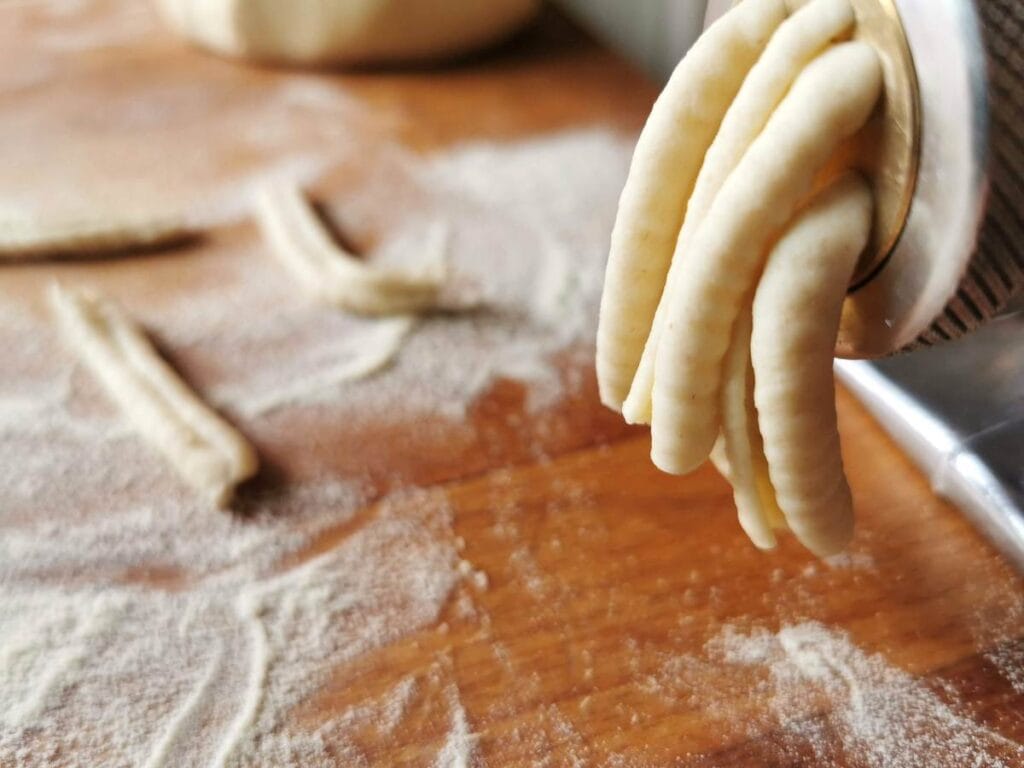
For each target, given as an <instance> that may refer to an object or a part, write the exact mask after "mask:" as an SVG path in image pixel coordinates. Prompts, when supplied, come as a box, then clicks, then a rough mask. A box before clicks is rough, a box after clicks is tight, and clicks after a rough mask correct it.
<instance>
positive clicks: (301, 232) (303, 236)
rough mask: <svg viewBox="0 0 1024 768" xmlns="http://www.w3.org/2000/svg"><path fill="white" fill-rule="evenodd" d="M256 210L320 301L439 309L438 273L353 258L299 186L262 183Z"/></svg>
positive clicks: (362, 309)
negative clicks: (420, 272) (387, 266)
mask: <svg viewBox="0 0 1024 768" xmlns="http://www.w3.org/2000/svg"><path fill="white" fill-rule="evenodd" d="M256 212H257V218H258V221H259V224H260V228H261V229H262V231H263V235H264V238H265V239H266V241H267V242H268V244H269V245H270V247H271V249H272V250H273V252H274V253H275V254H276V255H277V257H278V258H279V259H280V260H281V263H282V264H284V265H285V266H286V267H287V268H288V269H289V271H291V273H292V274H293V275H294V276H295V277H296V278H297V279H298V280H299V281H300V282H301V283H302V284H303V285H304V286H305V287H306V289H307V290H308V291H310V292H311V293H312V294H313V295H314V296H316V297H318V298H319V299H321V300H322V301H324V302H326V303H329V304H334V305H336V306H339V307H341V308H343V309H346V310H348V311H350V312H355V313H357V314H362V315H402V314H409V313H416V312H423V311H427V310H432V309H437V308H438V301H439V293H440V289H441V285H442V283H443V280H442V279H441V277H439V276H437V275H414V274H411V273H405V272H398V271H395V270H387V269H382V268H378V267H373V266H370V265H368V264H366V263H365V262H362V261H360V260H359V259H357V258H355V257H354V256H353V255H352V254H350V253H348V252H347V251H345V250H344V249H343V248H341V247H340V246H339V245H338V244H337V243H335V242H334V239H333V238H332V237H331V235H330V233H328V231H327V229H326V228H325V227H324V225H323V222H321V221H320V219H319V217H318V216H317V215H316V212H315V211H314V210H313V207H312V205H311V204H310V202H309V201H308V200H307V199H306V197H305V195H304V194H303V192H302V190H301V189H300V188H299V187H298V186H297V185H295V184H293V183H281V182H274V183H272V184H267V185H264V186H263V187H262V188H260V189H259V190H258V191H257V194H256ZM433 266H436V265H433Z"/></svg>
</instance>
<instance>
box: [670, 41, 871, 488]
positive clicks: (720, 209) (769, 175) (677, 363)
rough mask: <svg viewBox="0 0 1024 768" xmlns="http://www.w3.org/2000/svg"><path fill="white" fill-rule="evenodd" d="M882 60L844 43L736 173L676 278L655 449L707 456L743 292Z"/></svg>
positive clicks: (676, 457) (856, 112)
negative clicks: (684, 271) (681, 275)
mask: <svg viewBox="0 0 1024 768" xmlns="http://www.w3.org/2000/svg"><path fill="white" fill-rule="evenodd" d="M881 87H882V73H881V66H880V65H879V62H878V57H877V55H876V54H875V52H874V50H873V49H872V48H871V47H870V46H868V45H866V44H864V43H842V44H840V45H836V46H834V47H832V48H831V49H829V50H828V51H827V52H825V53H824V54H822V55H821V56H819V57H818V58H817V59H815V60H814V61H813V62H812V63H811V64H810V65H809V66H808V67H807V68H806V69H805V70H804V71H803V73H802V74H801V75H800V77H798V78H797V80H796V82H795V83H794V84H793V88H792V89H791V90H790V92H789V93H788V94H787V96H786V98H785V99H784V100H783V101H782V103H781V104H780V105H779V108H778V109H777V110H776V111H775V113H774V114H773V115H772V117H771V119H770V120H769V121H768V125H767V126H765V129H764V131H763V132H762V133H761V134H760V135H759V136H758V137H757V139H756V140H755V141H754V142H753V144H751V145H750V149H749V150H748V151H747V153H746V154H745V155H744V156H743V159H742V160H741V161H740V163H739V165H737V166H736V169H735V170H734V171H733V172H732V174H730V176H729V178H728V179H727V180H726V182H725V184H724V185H723V186H722V189H721V191H720V192H719V194H718V196H717V197H716V198H715V201H714V203H713V204H712V205H711V208H710V210H709V211H708V215H707V217H705V219H704V221H703V222H702V223H701V225H700V227H699V229H698V231H697V233H696V234H695V235H694V239H693V245H692V252H693V254H694V256H693V258H691V259H690V260H689V268H688V270H687V274H686V279H685V280H679V281H678V286H672V288H673V295H672V296H671V297H670V299H669V310H668V312H667V313H666V321H665V328H664V330H663V332H662V337H661V340H660V342H659V349H658V355H657V361H656V365H655V377H654V388H653V393H652V400H653V410H652V419H651V442H652V447H651V458H652V460H653V461H654V463H655V465H656V466H658V467H659V468H660V469H662V470H664V471H666V472H671V473H676V474H679V473H685V472H689V471H691V470H693V469H695V468H696V467H697V466H699V465H700V464H701V463H703V462H704V460H705V459H707V457H708V454H709V453H710V452H711V447H712V445H713V444H714V442H715V439H716V438H717V437H718V432H719V428H720V424H721V408H720V402H719V398H720V388H721V383H722V363H723V360H724V357H725V352H726V348H727V347H728V344H729V338H730V336H731V334H732V327H733V324H734V323H735V321H736V317H737V315H738V313H739V303H740V300H741V299H742V297H743V296H744V295H745V294H746V293H748V292H749V291H750V290H751V288H752V287H753V285H754V283H755V281H756V279H757V275H758V272H759V270H760V268H761V265H762V264H763V263H764V252H765V248H766V247H767V246H768V244H769V243H770V242H771V241H772V239H773V237H774V236H776V235H777V234H778V233H779V232H780V231H781V230H782V228H783V227H784V226H785V224H786V222H787V220H788V219H789V218H790V217H791V216H792V214H793V212H794V211H795V210H796V208H797V206H798V205H799V203H800V200H801V199H802V198H803V197H804V196H805V195H806V194H807V193H808V192H809V191H810V188H811V184H812V182H813V180H814V177H815V175H816V174H817V172H818V171H819V170H820V169H821V168H822V167H823V166H824V165H825V163H826V162H827V161H828V159H829V157H830V156H831V155H832V153H833V152H834V151H835V149H836V148H837V147H838V146H839V145H840V144H841V143H842V142H843V141H844V140H846V139H847V138H849V137H850V136H851V135H852V134H853V133H855V132H856V131H857V130H858V129H859V128H860V127H861V126H862V125H863V124H864V123H865V122H866V121H867V118H868V116H869V115H870V113H871V111H872V109H873V108H874V105H875V103H876V102H877V100H878V96H879V93H880V91H881Z"/></svg>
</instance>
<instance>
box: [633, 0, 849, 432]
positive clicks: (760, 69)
mask: <svg viewBox="0 0 1024 768" xmlns="http://www.w3.org/2000/svg"><path fill="white" fill-rule="evenodd" d="M853 24H854V16H853V9H852V8H851V7H850V3H849V0H813V1H812V2H811V3H810V4H809V5H807V6H804V7H803V8H802V9H800V10H798V11H797V12H796V13H794V14H793V15H792V16H790V17H789V18H788V19H786V21H784V22H783V23H782V24H781V25H780V26H779V28H778V30H777V31H776V33H775V34H774V35H773V36H772V38H771V40H769V41H768V45H767V47H766V48H765V49H764V53H763V54H762V55H761V58H759V59H758V60H757V62H756V63H755V64H754V66H753V68H752V69H751V70H750V73H749V74H748V75H747V77H746V78H745V79H744V81H743V85H742V86H741V87H740V90H739V93H737V94H736V99H735V100H734V101H733V102H732V104H731V105H730V106H729V110H728V112H726V114H725V118H724V120H723V121H722V125H721V127H720V128H719V130H718V134H717V135H716V136H715V138H714V141H713V142H712V143H711V147H710V148H709V149H708V151H707V154H706V155H705V156H704V161H703V164H702V165H701V167H700V174H699V175H698V177H697V183H696V185H695V187H694V190H693V194H692V195H691V196H690V200H689V202H688V203H687V205H686V217H685V219H684V221H683V226H682V229H681V230H680V232H679V235H678V239H677V240H676V245H675V253H674V255H673V257H672V266H671V268H670V269H669V273H668V278H667V280H666V281H665V284H666V285H667V286H674V285H676V283H677V281H678V280H679V275H680V274H681V272H682V271H683V270H684V269H685V266H684V262H685V254H686V253H687V252H688V251H689V249H690V241H691V240H692V238H693V235H694V233H695V232H696V230H697V228H698V226H699V224H700V223H701V222H702V221H703V220H704V218H705V217H706V216H707V215H708V211H709V210H710V208H711V204H712V203H713V202H714V200H715V198H716V197H717V196H718V193H719V192H720V191H721V189H722V185H723V184H724V183H725V181H726V179H727V178H728V177H729V176H730V174H732V172H733V171H734V170H735V169H736V166H737V165H738V164H739V162H740V160H741V159H742V158H743V156H744V155H745V154H746V151H747V149H748V148H749V147H750V145H751V144H752V143H753V141H754V139H755V138H757V136H758V134H760V133H761V131H762V130H764V127H765V125H766V124H767V122H768V120H769V118H770V117H771V116H772V113H773V112H774V111H775V110H776V108H777V107H778V105H779V102H781V101H782V99H783V97H784V96H785V95H786V92H787V91H788V90H789V88H790V87H791V86H792V85H793V81H794V80H795V79H796V78H797V76H798V75H799V74H800V73H801V72H802V71H803V70H804V68H805V67H806V66H807V64H808V63H809V62H810V61H811V60H812V59H813V58H815V57H816V56H817V55H819V54H820V53H821V52H822V51H824V49H825V47H826V46H828V45H829V44H830V43H831V42H833V41H835V40H836V39H837V38H839V37H840V36H842V35H844V34H847V33H849V32H850V30H851V29H852V28H853ZM672 293H673V291H672V289H671V288H669V289H667V290H666V291H664V292H663V293H662V294H661V296H662V301H660V302H659V303H658V310H657V313H656V314H655V316H654V323H653V325H652V327H651V332H650V335H649V336H648V337H647V342H646V344H645V345H644V351H643V357H642V358H641V360H640V365H639V368H638V369H637V371H636V376H635V377H634V378H633V381H632V384H631V386H630V390H629V397H628V398H627V399H626V402H625V403H624V404H623V407H622V414H623V416H625V417H626V420H627V421H629V422H631V423H633V424H650V423H651V390H652V388H653V386H654V362H655V357H656V355H657V350H658V341H659V339H660V338H661V331H662V329H663V327H664V323H665V312H666V311H667V307H668V302H667V301H665V298H666V297H667V296H671V295H672Z"/></svg>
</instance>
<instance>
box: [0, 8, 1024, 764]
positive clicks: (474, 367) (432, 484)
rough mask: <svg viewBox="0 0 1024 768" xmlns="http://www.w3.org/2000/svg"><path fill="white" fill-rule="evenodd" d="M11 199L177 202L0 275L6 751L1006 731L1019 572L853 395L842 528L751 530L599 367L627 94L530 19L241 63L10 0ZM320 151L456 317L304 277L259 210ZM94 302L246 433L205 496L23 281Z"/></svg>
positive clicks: (160, 755) (711, 477) (712, 741)
mask: <svg viewBox="0 0 1024 768" xmlns="http://www.w3.org/2000/svg"><path fill="white" fill-rule="evenodd" d="M0 65H2V66H0V109H2V110H3V112H2V115H3V119H0V216H10V217H16V216H19V215H24V214H28V213H32V214H35V215H43V216H45V215H54V216H57V215H59V216H62V217H67V216H72V217H73V216H82V217H89V216H95V215H99V214H102V211H103V210H108V209H110V208H116V209H118V210H122V209H126V210H146V211H149V210H152V209H173V210H174V211H179V212H182V213H184V214H185V215H186V216H188V217H190V218H191V219H193V220H195V221H197V222H201V223H205V224H206V225H207V226H208V227H210V229H209V231H208V234H207V235H206V237H205V238H204V240H203V241H202V242H201V243H199V244H196V245H194V246H192V247H189V248H183V249H178V250H171V251H168V252H165V253H159V254H149V255H145V256H133V257H129V258H125V259H121V260H116V261H110V262H95V263H61V264H35V265H25V266H18V267H11V268H5V269H3V270H2V272H0V765H4V766H7V765H15V766H29V767H32V766H51V765H56V766H96V765H112V766H183V765H196V766H206V765H214V766H250V765H256V766H289V765H294V766H374V765H407V766H443V767H444V768H448V767H455V766H485V765H490V766H506V765H524V766H538V765H539V766H545V765H548V766H565V765H570V766H589V765H593V766H623V767H626V766H630V767H632V766H636V767H640V766H663V765H681V766H715V767H716V768H718V767H719V766H733V765H735V766H795V765H806V766H826V767H829V766H836V767H837V768H838V767H843V766H856V767H860V766H864V767H865V768H876V767H879V768H882V767H885V768H888V767H890V766H892V767H893V768H904V767H905V766H906V767H909V766H914V767H915V768H916V767H917V766H929V767H930V768H931V767H932V766H934V767H936V768H945V767H946V766H950V767H954V766H955V767H956V768H960V766H967V765H970V766H991V767H993V768H996V767H997V766H1016V765H1021V764H1024V754H1022V751H1021V747H1020V746H1019V745H1020V743H1021V741H1022V740H1024V685H1022V679H1024V666H1022V665H1024V654H1022V652H1021V647H1022V643H1024V585H1022V583H1021V581H1020V579H1019V578H1018V577H1017V576H1016V575H1014V574H1013V573H1012V572H1011V571H1010V569H1009V568H1008V567H1007V566H1006V565H1005V564H1004V563H1003V562H1002V561H1001V560H1000V559H999V558H998V556H997V555H995V554H994V553H993V552H992V551H991V550H990V549H989V548H988V547H987V546H986V545H985V544H984V543H983V542H982V541H981V540H980V539H979V538H978V537H977V536H976V535H975V534H974V532H973V531H972V530H971V529H970V528H969V526H968V525H967V524H966V523H965V522H964V521H963V520H962V519H961V517H960V516H959V515H958V514H957V513H956V512H955V511H954V510H952V509H950V508H948V507H946V506H944V505H943V504H941V503H940V502H938V501H937V500H935V499H934V498H933V497H932V496H931V495H930V493H929V492H928V490H927V487H926V485H925V484H924V483H923V482H922V481H921V479H920V478H919V477H917V476H916V475H915V474H914V473H913V471H912V469H911V468H910V465H909V464H908V463H907V462H906V461H905V460H904V459H903V458H902V457H901V456H900V455H899V454H898V452H897V451H896V450H895V449H894V448H893V447H892V446H891V445H890V444H889V443H888V442H886V440H885V438H884V437H882V435H881V433H880V432H879V431H878V429H877V428H876V427H875V426H874V425H873V424H872V423H871V422H870V421H869V420H868V419H867V417H866V416H864V415H863V413H862V412H861V411H860V410H859V409H858V408H857V406H856V405H855V404H854V403H853V402H852V401H850V400H849V399H847V398H845V397H841V399H840V414H841V422H842V424H841V426H842V429H843V434H844V439H845V440H846V443H845V448H846V451H847V462H848V465H849V470H850V474H851V476H852V477H853V478H854V486H855V487H856V489H857V491H858V494H859V496H858V499H857V502H858V514H859V518H858V523H859V526H860V528H859V532H858V537H857V540H856V542H855V546H854V548H853V550H851V552H849V553H847V554H845V555H843V556H840V557H837V558H832V559H830V560H828V561H826V562H818V561H814V560H813V559H810V558H809V557H808V556H807V555H806V553H804V552H802V551H801V550H800V549H799V547H797V546H794V545H792V542H784V543H783V545H782V546H781V547H780V549H779V550H778V551H777V552H774V553H770V554H761V553H758V552H756V551H754V550H753V549H752V548H751V547H750V546H749V545H748V544H747V543H746V542H745V541H744V540H743V537H742V534H740V533H738V528H737V526H736V525H735V522H734V520H733V519H732V515H733V514H734V513H733V512H732V511H731V495H730V493H729V490H728V486H726V485H725V483H724V482H723V481H721V480H720V479H719V478H718V477H717V476H716V475H715V474H714V473H713V472H712V471H710V470H702V471H700V472H698V473H697V474H695V475H693V476H692V477H689V478H685V479H679V478H671V477H668V476H666V475H662V474H660V473H658V472H656V471H655V470H653V469H652V468H651V466H650V463H649V460H648V458H647V451H648V449H649V443H648V439H647V437H646V436H645V435H644V434H643V433H642V432H636V431H632V430H627V429H626V428H624V427H622V426H621V424H620V423H619V422H620V420H619V419H618V418H617V417H616V416H615V415H614V414H610V413H607V412H605V411H604V410H603V409H602V408H601V407H600V406H599V405H598V403H597V398H596V392H595V387H594V382H593V377H592V374H591V367H592V346H593V333H594V325H595V320H596V309H597V298H598V294H599V289H600V284H601V279H602V271H603V263H604V258H605V250H606V247H607V241H608V235H609V227H610V224H611V221H612V218H613V214H614V210H615V205H616V202H617V197H618V193H619V190H620V189H621V186H622V182H623V179H624V177H625V174H626V170H627V167H628V161H629V155H630V151H631V148H632V143H633V137H634V136H635V131H636V129H637V127H638V126H639V125H640V124H641V123H642V121H643V118H644V115H645V111H646V109H647V108H648V107H649V103H650V99H651V96H652V93H653V90H652V88H651V87H650V86H649V85H647V84H645V83H643V82H642V81H641V80H639V79H638V78H637V77H636V76H635V75H633V74H632V73H630V72H629V71H628V69H626V68H625V67H624V65H622V64H621V63H619V62H618V61H617V60H615V59H614V58H613V57H611V56H609V55H608V54H605V53H603V52H602V51H601V50H600V49H599V48H598V47H597V46H595V45H594V44H592V43H590V42H588V41H586V40H585V39H583V38H582V37H581V36H579V35H578V34H577V33H575V32H574V31H572V30H570V29H568V28H567V27H566V26H565V24H564V23H563V22H561V21H560V20H558V19H557V18H554V17H551V16H549V17H548V18H547V19H546V20H545V21H544V22H543V23H542V24H541V25H540V27H539V28H538V29H537V30H535V31H534V32H532V33H530V34H529V35H527V36H526V37H525V38H523V39H521V40H519V41H518V42H516V43H514V44H513V45H512V46H511V47H508V48H506V49H503V50H502V51H500V52H498V53H496V54H494V55H491V56H486V57H480V58H477V59H474V60H471V61H469V62H466V63H464V64H462V65H459V66H454V67H448V68H445V69H442V70H438V71H418V72H412V73H402V72H399V71H390V72H386V73H380V74H371V73H357V74H349V75H344V74H338V73H335V74H322V75H316V74H309V73H301V72H280V71H272V70H259V69H246V68H243V67H240V66H237V65H235V64H232V63H229V62H223V61H219V60H217V59H215V58H212V57H209V56H205V55H201V54H198V53H194V52H191V51H189V50H188V49H186V48H185V47H184V46H182V45H181V44H180V43H178V42H177V41H175V40H174V39H173V38H171V37H170V36H169V35H167V34H165V33H164V32H163V31H162V30H161V29H160V28H159V26H158V24H157V23H156V21H155V19H154V17H153V15H152V13H151V12H150V10H149V7H148V5H146V4H144V3H139V2H135V1H134V0H121V1H120V2H117V1H115V0H75V1H72V0H64V1H58V0H50V1H49V2H43V1H42V0H0ZM273 174H285V175H288V176H289V177H291V178H297V179H299V180H301V181H304V182H307V183H308V184H309V185H310V189H311V191H312V193H313V196H314V198H315V199H317V200H318V201H319V202H321V203H322V204H323V207H324V212H325V215H326V217H327V218H328V220H329V221H330V222H331V224H332V225H333V227H334V228H335V229H336V230H337V233H338V235H339V237H340V238H341V239H343V240H344V241H345V243H346V244H347V245H348V246H349V247H350V248H352V249H354V250H355V251H356V252H357V253H359V254H360V255H361V256H363V257H364V258H367V259H370V260H374V261H379V262H381V263H386V264H394V265H402V266H413V267H418V266H422V260H424V259H427V258H428V257H430V256H431V253H430V251H431V238H432V237H433V233H435V232H437V230H438V228H439V227H443V228H444V229H445V231H446V232H447V251H446V261H447V265H448V273H449V275H450V281H449V283H448V284H447V285H446V291H448V292H450V293H451V295H452V296H451V297H452V299H453V301H454V302H455V303H466V304H475V305H477V306H478V309H476V310H475V311H473V312H469V313H464V314H449V315H437V316H431V317H425V318H417V319H406V318H399V319H386V320H368V319H358V318H353V317H351V316H347V315H345V314H343V313H340V312H337V311H335V310H332V309H330V308H326V307H321V306H318V305H316V304H315V303H312V302H311V301H310V300H309V299H308V298H307V296H306V295H305V293H304V292H303V291H302V290H301V287H300V286H297V285H295V284H294V283H293V282H292V281H291V279H290V277H289V276H288V274H287V273H286V272H285V271H284V270H282V269H281V268H280V267H279V265H278V264H277V262H276V261H275V260H274V259H273V258H272V256H271V254H269V253H268V252H267V251H266V249H265V248H264V247H263V245H262V244H261V243H260V241H259V237H258V235H257V233H256V230H255V228H254V227H253V226H252V225H251V224H250V223H249V222H247V221H246V217H245V212H246V211H247V208H248V197H247V195H248V190H249V189H251V187H252V185H253V184H254V183H256V182H258V181H259V180H261V179H264V178H265V177H267V176H268V175H273ZM53 279H59V280H62V281H65V282H67V283H69V284H78V283H84V284H88V285H92V286H94V287H96V288H98V289H100V290H102V291H104V292H106V293H108V294H110V295H112V296H114V297H116V298H117V299H119V300H120V301H121V302H122V303H123V304H124V305H125V306H126V307H127V309H128V310H129V311H130V312H132V313H133V314H134V315H135V316H136V317H138V318H139V319H140V320H141V321H142V322H143V324H144V325H145V326H146V327H147V328H148V329H149V330H150V331H151V332H152V334H153V336H154V338H155V339H156V341H157V342H158V344H159V346H160V348H161V350H162V351H163V352H164V353H165V354H166V355H167V357H168V358H169V359H170V360H171V361H173V362H174V364H175V365H176V366H177V367H178V368H179V370H181V372H182V374H183V375H184V376H185V377H186V378H187V379H188V380H189V381H190V382H191V383H192V384H193V385H194V386H195V387H196V389H197V390H198V391H199V392H200V393H201V394H202V395H203V396H204V397H206V398H207V399H208V400H209V401H210V402H211V403H213V404H215V405H216V406H217V407H219V408H220V409H222V410H223V412H224V413H225V414H226V416H227V417H228V418H229V419H231V420H232V421H233V422H234V423H235V424H237V426H238V427H239V428H240V429H241V430H242V431H243V432H244V433H245V434H246V435H248V436H249V437H251V438H252V440H253V441H254V443H255V444H256V445H257V446H258V448H259V450H260V453H261V457H262V459H263V463H264V469H263V471H262V472H261V474H260V476H259V477H258V478H257V479H256V480H255V481H253V482H252V483H250V484H248V485H246V486H244V487H243V488H242V489H241V492H240V494H239V499H238V503H237V504H236V509H235V510H233V511H232V513H230V514H224V513H220V512H217V511H216V510H213V509H211V508H210V507H209V506H208V505H206V504H204V503H203V501H202V500H201V499H198V498H196V497H194V496H193V495H192V494H191V493H190V492H189V491H188V489H187V487H185V486H184V485H183V484H182V483H181V482H180V481H179V480H178V479H177V478H176V477H175V475H174V473H173V472H172V471H171V470H169V468H168V467H167V466H166V465H165V464H164V463H163V462H162V461H161V459H160V458H159V457H158V456H156V455H154V454H153V453H152V452H151V451H150V450H149V449H148V448H147V447H146V446H145V444H144V443H142V442H140V441H139V440H138V438H137V437H136V436H135V434H134V433H133V432H132V431H131V429H130V427H128V426H127V425H126V424H125V423H124V421H123V420H122V419H121V417H120V416H119V414H118V413H117V412H116V411H115V410H114V409H113V408H112V407H111V406H110V405H109V404H108V403H107V402H106V401H105V400H104V398H103V396H102V392H101V390H100V389H99V388H98V386H97V385H96V384H95V382H93V381H92V380H91V379H90V377H89V376H88V374H87V372H85V371H83V370H81V369H79V368H78V367H76V366H75V365H74V363H73V357H72V356H71V355H69V354H68V353H67V351H66V350H65V349H64V348H63V346H62V343H61V341H60V339H59V338H58V337H57V335H56V333H55V331H54V329H53V327H52V323H51V322H50V320H49V318H48V316H47V314H46V312H45V309H44V307H43V304H42V302H41V301H40V297H41V294H42V290H43V288H44V287H45V285H46V284H47V283H48V282H49V281H50V280H53Z"/></svg>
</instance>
